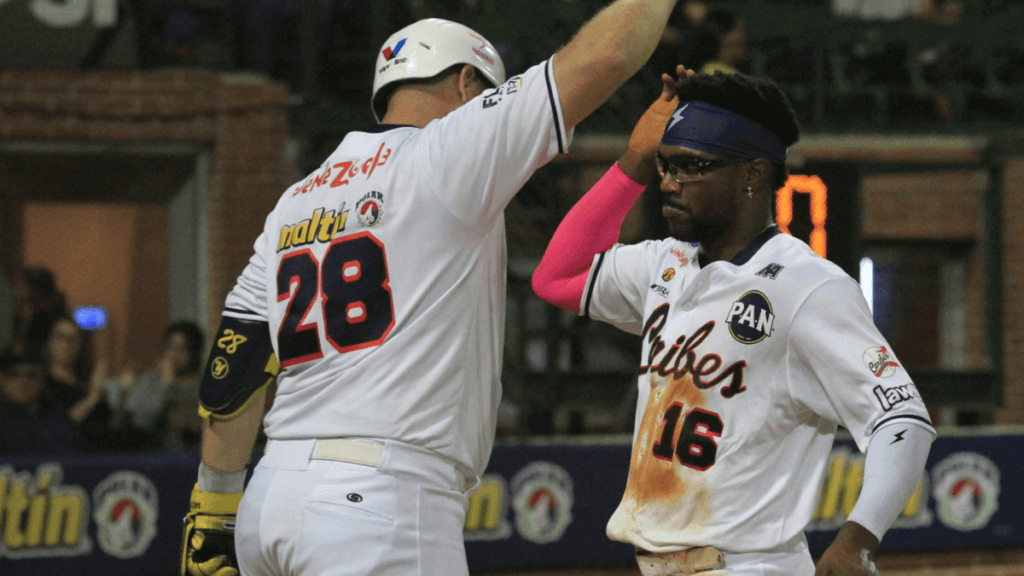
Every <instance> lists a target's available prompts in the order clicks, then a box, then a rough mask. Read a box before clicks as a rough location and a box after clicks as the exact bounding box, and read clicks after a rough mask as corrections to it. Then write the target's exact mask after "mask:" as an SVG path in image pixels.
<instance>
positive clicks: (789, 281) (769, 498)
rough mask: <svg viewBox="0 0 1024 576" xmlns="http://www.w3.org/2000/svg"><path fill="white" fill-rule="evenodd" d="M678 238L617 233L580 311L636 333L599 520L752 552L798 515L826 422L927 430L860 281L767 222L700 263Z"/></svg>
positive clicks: (785, 534) (821, 450)
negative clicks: (735, 247) (628, 430)
mask: <svg viewBox="0 0 1024 576" xmlns="http://www.w3.org/2000/svg"><path fill="white" fill-rule="evenodd" d="M697 252H698V248H697V247H696V246H695V245H691V244H687V243H683V242H679V241H676V240H671V239H670V240H663V241H652V242H645V243H642V244H638V245H634V246H622V245H619V246H615V247H613V248H612V249H611V250H609V251H608V252H606V253H604V254H600V255H598V256H597V257H596V258H595V260H594V263H593V266H592V268H591V272H590V276H589V278H588V283H587V290H586V291H585V292H584V296H583V302H582V304H583V306H582V312H583V313H587V314H589V315H590V316H591V317H593V318H595V319H597V320H602V321H605V322H609V323H611V324H614V325H616V326H618V327H620V328H621V329H623V330H626V331H628V332H632V333H634V334H641V335H642V337H643V354H642V358H641V368H640V372H641V374H640V377H639V382H638V385H639V399H638V403H637V412H636V428H635V432H634V438H633V451H632V455H631V460H630V471H629V481H628V483H627V486H626V491H625V493H624V494H623V497H622V502H621V503H620V504H619V507H618V509H617V510H616V511H615V513H614V514H613V515H612V518H611V519H610V521H609V522H608V527H607V531H608V536H609V537H610V538H612V539H613V540H619V541H623V542H629V543H631V544H634V545H635V546H638V547H640V548H643V549H646V550H649V551H652V552H669V551H675V550H681V549H683V548H686V547H690V546H714V547H717V548H719V549H721V550H727V551H731V552H754V551H759V550H766V549H770V548H773V547H775V546H778V545H780V544H782V543H784V542H787V541H788V540H789V539H791V538H793V537H796V536H797V535H798V534H799V533H800V532H801V531H802V530H803V528H804V526H806V524H807V523H808V522H809V521H810V520H811V517H812V515H813V513H814V508H815V505H816V504H817V499H818V493H819V490H820V487H821V485H822V482H823V480H824V476H825V468H826V465H827V460H828V456H829V453H830V450H831V447H832V441H833V438H834V436H835V433H836V430H837V425H839V424H841V425H842V426H844V427H846V428H847V429H848V430H849V431H850V433H851V434H852V435H853V438H854V439H855V441H856V442H857V445H858V447H860V449H861V450H862V451H863V450H866V449H867V445H868V441H869V439H870V437H871V434H872V433H873V432H874V431H875V430H877V429H878V428H879V427H881V426H883V425H888V424H889V423H896V422H903V423H907V424H916V425H921V426H924V427H927V429H928V430H930V431H932V433H933V434H934V429H933V428H932V427H931V422H930V420H929V418H928V412H927V410H926V409H925V406H924V403H923V402H922V401H921V399H920V396H919V394H918V392H917V390H916V388H915V387H914V385H913V383H912V382H911V380H910V377H909V376H908V375H907V372H906V371H905V370H904V368H903V366H901V365H900V363H899V361H898V360H897V359H896V356H895V355H894V354H893V353H892V351H891V349H890V348H889V345H888V344H887V343H886V341H885V340H884V338H883V337H882V335H881V334H880V333H879V332H878V330H877V329H876V328H875V325H874V323H873V321H872V318H871V313H870V311H869V309H868V307H867V303H866V302H865V301H864V297H863V296H862V294H861V291H860V288H859V286H858V285H857V283H856V282H854V281H853V280H852V279H851V278H850V277H849V276H847V275H846V274H845V273H844V272H843V271H842V270H841V269H840V268H839V267H838V266H836V265H834V264H832V263H831V262H828V261H827V260H825V259H823V258H820V257H819V256H817V255H816V254H814V253H813V252H812V251H811V250H810V248H808V247H807V245H806V244H804V243H803V242H801V241H800V240H797V239H795V238H793V237H791V236H789V235H787V234H782V233H780V232H779V231H778V229H777V228H774V227H772V228H769V229H768V230H766V231H765V232H764V233H762V234H761V235H760V236H759V237H758V239H757V240H756V241H755V242H754V243H753V244H752V245H751V246H750V247H748V248H747V249H746V250H744V251H742V252H740V253H739V254H738V255H737V256H736V257H735V258H734V259H733V260H732V261H730V262H724V261H720V262H714V263H711V264H709V265H708V266H707V267H705V268H701V267H700V265H699V264H698V262H697Z"/></svg>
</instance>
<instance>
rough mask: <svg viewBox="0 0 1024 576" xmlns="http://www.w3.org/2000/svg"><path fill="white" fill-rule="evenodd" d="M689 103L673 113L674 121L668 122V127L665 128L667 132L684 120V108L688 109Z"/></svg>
mask: <svg viewBox="0 0 1024 576" xmlns="http://www.w3.org/2000/svg"><path fill="white" fill-rule="evenodd" d="M689 105H690V103H689V102H687V103H686V104H684V105H683V107H682V108H680V109H679V110H676V113H675V114H673V115H672V121H671V122H669V123H668V128H665V131H666V132H668V131H669V130H671V129H672V127H673V126H675V125H676V124H679V123H680V122H682V120H683V110H686V108H687V107H688V106H689Z"/></svg>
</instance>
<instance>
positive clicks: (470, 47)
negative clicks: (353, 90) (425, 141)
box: [370, 18, 505, 122]
mask: <svg viewBox="0 0 1024 576" xmlns="http://www.w3.org/2000/svg"><path fill="white" fill-rule="evenodd" d="M456 64H470V65H472V66H473V67H475V68H476V69H477V70H478V71H479V72H480V73H481V74H483V75H484V77H485V78H487V79H488V80H489V81H490V82H491V83H492V84H494V85H495V86H500V85H502V84H504V83H505V65H504V64H502V62H501V57H500V56H498V51H497V50H495V49H494V46H493V45H492V44H491V43H490V42H488V41H487V39H486V38H484V37H483V36H481V35H479V34H477V33H476V32H474V31H473V30H472V29H470V28H468V27H466V26H463V25H462V24H459V23H457V22H450V21H448V20H442V19H441V18H427V19H426V20H420V21H419V22H416V23H413V24H410V25H408V26H406V27H405V28H402V29H401V30H399V31H398V32H395V33H394V34H392V35H391V37H390V38H388V40H387V42H385V43H384V46H383V47H382V48H381V51H380V53H379V54H377V69H376V70H375V71H374V76H373V96H372V97H371V98H370V106H371V108H373V116H374V117H375V118H376V119H377V121H378V122H380V119H381V118H383V117H384V112H385V111H386V110H387V102H386V101H384V99H383V98H381V99H380V101H378V99H377V95H378V94H381V90H382V89H383V88H384V87H385V86H387V85H388V84H392V83H394V82H401V81H402V80H413V79H417V78H430V77H432V76H436V75H438V74H440V73H441V72H444V71H445V70H446V69H447V68H449V67H451V66H454V65H456Z"/></svg>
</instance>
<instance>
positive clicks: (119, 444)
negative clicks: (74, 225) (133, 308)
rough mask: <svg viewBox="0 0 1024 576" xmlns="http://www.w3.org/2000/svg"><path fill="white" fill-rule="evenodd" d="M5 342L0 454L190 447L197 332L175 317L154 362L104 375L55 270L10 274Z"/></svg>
mask: <svg viewBox="0 0 1024 576" xmlns="http://www.w3.org/2000/svg"><path fill="white" fill-rule="evenodd" d="M13 280H14V282H13V286H14V295H13V309H14V314H13V327H12V330H11V335H12V337H11V341H10V343H8V345H7V346H5V347H4V348H3V350H0V454H54V453H66V452H113V451H120V450H166V449H174V448H191V447H194V446H195V445H196V444H197V442H198V440H199V433H200V429H201V425H202V421H201V419H200V417H199V414H198V411H197V409H198V400H197V399H198V394H199V373H200V371H201V368H202V367H201V361H202V358H203V355H204V353H205V349H204V344H203V340H204V338H203V331H202V330H201V329H200V328H199V326H197V325H196V324H195V323H193V322H188V321H183V322H175V323H172V324H170V325H169V326H167V327H166V329H165V330H164V334H163V352H162V354H161V356H160V359H159V360H158V361H157V362H156V364H155V365H154V366H151V367H148V368H147V369H146V370H144V371H142V372H139V373H136V369H135V367H134V366H132V365H131V364H130V363H129V365H128V366H126V367H124V368H123V370H122V371H121V373H120V374H118V375H116V376H115V377H110V376H111V375H110V374H109V373H108V367H107V366H106V365H105V363H104V362H102V361H97V359H96V355H95V352H94V350H93V346H92V338H91V334H90V332H89V331H86V330H83V329H82V328H81V327H80V326H79V324H78V323H76V322H75V320H74V319H73V318H72V316H71V315H70V311H69V309H68V305H67V301H66V298H65V296H64V294H63V292H62V291H61V290H60V288H59V287H58V285H57V282H56V281H55V279H54V275H53V273H52V272H51V271H50V270H48V269H46V268H44V267H27V268H24V269H22V270H21V271H20V272H19V273H18V274H17V275H16V276H15V278H14V279H13Z"/></svg>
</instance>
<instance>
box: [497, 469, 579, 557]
mask: <svg viewBox="0 0 1024 576" xmlns="http://www.w3.org/2000/svg"><path fill="white" fill-rule="evenodd" d="M511 485H512V509H513V510H515V516H516V530H517V531H518V532H519V535H520V536H521V537H522V538H523V539H524V540H529V541H530V542H534V543H537V544H548V543H551V542H557V541H558V540H560V539H561V538H562V535H563V534H565V529H566V528H568V527H569V524H570V523H572V501H573V494H572V492H573V490H572V476H570V475H569V473H568V472H566V470H565V469H564V468H562V467H561V466H559V465H557V464H554V463H552V462H533V463H531V464H529V465H527V466H526V467H525V468H523V469H522V470H520V471H519V472H517V473H516V475H515V476H513V477H512V481H511Z"/></svg>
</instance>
